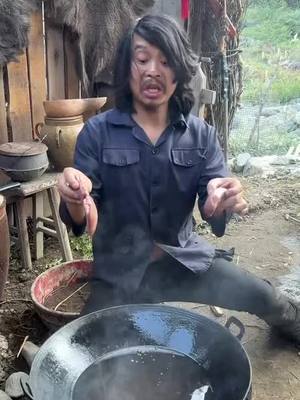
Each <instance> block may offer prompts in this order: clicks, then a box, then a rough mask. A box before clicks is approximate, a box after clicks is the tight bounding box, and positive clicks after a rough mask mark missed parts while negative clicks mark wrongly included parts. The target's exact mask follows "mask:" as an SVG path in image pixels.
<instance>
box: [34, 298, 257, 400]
mask: <svg viewBox="0 0 300 400" xmlns="http://www.w3.org/2000/svg"><path fill="white" fill-rule="evenodd" d="M153 379H154V380H155V382H156V383H154V384H153V382H154V380H153ZM29 384H30V387H31V389H32V394H33V398H34V399H35V400H40V399H42V400H58V399H59V400H80V399H82V400H83V399H84V400H94V399H101V400H127V399H130V400H138V398H137V397H136V396H139V398H141V399H142V398H143V399H148V398H149V399H150V398H151V396H150V394H149V393H152V390H154V392H153V393H155V396H156V398H155V399H154V398H153V399H151V400H161V399H164V400H174V399H175V400H177V399H178V400H185V399H191V397H192V393H193V391H194V389H196V388H197V387H201V386H202V385H209V390H208V392H207V394H206V397H205V400H206V399H214V400H246V399H250V389H251V366H250V362H249V359H248V356H247V354H246V352H245V350H244V349H243V347H242V345H241V344H240V342H239V340H238V339H237V338H236V337H235V336H233V334H231V333H230V331H229V330H228V329H226V328H224V327H223V326H221V325H219V324H218V323H216V322H214V321H212V320H210V319H209V318H206V317H204V316H201V315H198V314H195V313H192V312H189V311H186V310H181V309H178V308H174V307H169V306H165V305H129V306H120V307H114V308H109V309H106V310H102V311H97V312H94V313H92V314H89V315H86V316H84V317H81V318H79V319H77V320H75V321H73V322H71V323H69V324H68V325H66V326H64V327H63V328H61V329H60V330H59V331H57V332H56V333H55V334H54V335H53V336H51V337H50V338H49V339H48V340H47V341H46V342H45V344H44V345H43V346H42V347H41V349H40V350H39V352H38V353H37V355H36V357H35V359H34V362H33V364H32V368H31V372H30V379H29ZM211 389H212V390H213V392H212V391H211Z"/></svg>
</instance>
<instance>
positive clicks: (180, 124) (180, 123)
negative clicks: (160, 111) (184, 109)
mask: <svg viewBox="0 0 300 400" xmlns="http://www.w3.org/2000/svg"><path fill="white" fill-rule="evenodd" d="M172 125H173V126H174V127H175V128H185V129H186V128H187V127H188V124H187V120H186V119H185V117H184V115H183V114H179V115H178V117H176V118H175V119H174V121H173V123H172Z"/></svg>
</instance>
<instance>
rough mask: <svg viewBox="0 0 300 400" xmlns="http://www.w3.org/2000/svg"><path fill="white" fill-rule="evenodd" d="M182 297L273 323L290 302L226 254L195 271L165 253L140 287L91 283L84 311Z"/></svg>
mask: <svg viewBox="0 0 300 400" xmlns="http://www.w3.org/2000/svg"><path fill="white" fill-rule="evenodd" d="M168 301H183V302H193V303H202V304H209V305H215V306H219V307H222V308H227V309H231V310H237V311H246V312H248V313H250V314H255V315H257V316H259V317H260V318H262V319H264V320H265V321H266V322H268V323H269V324H270V325H273V324H274V325H275V324H277V323H280V322H281V321H280V320H281V316H282V315H284V313H285V312H286V311H287V308H288V307H289V306H290V304H289V303H288V302H287V300H286V298H284V296H281V295H280V294H279V292H278V291H277V290H276V289H274V287H273V286H272V285H271V284H270V283H269V282H268V281H265V280H263V279H260V278H258V277H256V276H255V275H253V274H250V273H249V272H247V271H245V270H243V269H242V268H240V267H238V266H236V265H235V264H234V263H232V262H230V261H227V260H226V259H224V258H215V259H214V260H213V263H212V265H211V267H210V268H209V270H208V271H207V272H203V273H199V274H196V273H194V272H192V271H190V270H189V269H187V268H186V267H184V266H182V265H181V264H180V263H178V262H176V261H175V260H173V259H171V257H165V258H164V259H163V260H162V261H159V262H155V263H152V264H151V265H150V266H149V267H148V269H147V271H146V273H145V276H144V278H143V281H142V283H141V285H140V286H139V289H138V290H137V291H136V292H134V293H127V292H126V291H124V290H121V289H120V288H117V287H113V286H111V285H109V284H107V283H105V282H103V281H94V282H92V283H91V295H90V297H89V299H88V301H87V303H86V305H85V307H84V309H83V311H82V314H87V313H90V312H92V311H95V310H99V309H103V308H107V307H111V306H116V305H121V304H138V303H140V304H141V303H159V302H168Z"/></svg>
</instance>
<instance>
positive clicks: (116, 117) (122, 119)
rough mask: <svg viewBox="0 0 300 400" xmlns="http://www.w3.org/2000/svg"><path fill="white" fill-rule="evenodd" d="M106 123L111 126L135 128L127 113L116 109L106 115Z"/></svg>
mask: <svg viewBox="0 0 300 400" xmlns="http://www.w3.org/2000/svg"><path fill="white" fill-rule="evenodd" d="M107 121H108V122H110V123H111V124H113V125H123V126H130V127H133V126H135V125H136V124H135V122H134V120H133V119H132V118H131V115H130V114H129V113H127V112H122V111H120V110H118V109H117V108H113V109H112V110H111V111H110V112H109V113H108V115H107Z"/></svg>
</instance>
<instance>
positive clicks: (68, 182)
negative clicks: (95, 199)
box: [58, 168, 92, 205]
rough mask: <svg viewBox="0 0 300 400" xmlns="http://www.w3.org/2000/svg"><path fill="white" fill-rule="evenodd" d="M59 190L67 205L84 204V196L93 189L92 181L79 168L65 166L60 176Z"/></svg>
mask: <svg viewBox="0 0 300 400" xmlns="http://www.w3.org/2000/svg"><path fill="white" fill-rule="evenodd" d="M58 191H59V194H60V196H61V198H62V199H63V200H64V202H65V203H66V204H67V205H69V204H74V205H75V204H78V205H83V200H84V198H85V197H86V196H87V195H89V194H90V192H91V191H92V182H91V180H90V179H89V178H88V177H87V176H86V175H84V174H83V173H82V172H81V171H79V170H78V169H75V168H65V169H64V171H63V173H62V174H61V175H60V177H59V178H58Z"/></svg>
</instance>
